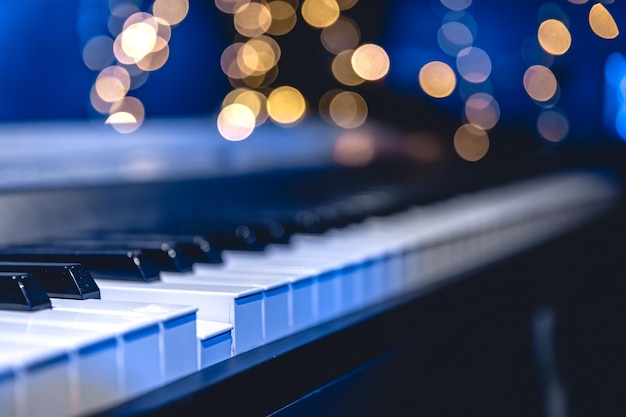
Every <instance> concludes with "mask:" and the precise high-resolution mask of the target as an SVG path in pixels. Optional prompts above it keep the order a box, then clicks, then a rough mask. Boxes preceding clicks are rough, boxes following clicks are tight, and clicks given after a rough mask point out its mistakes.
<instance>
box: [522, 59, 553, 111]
mask: <svg viewBox="0 0 626 417" xmlns="http://www.w3.org/2000/svg"><path fill="white" fill-rule="evenodd" d="M523 82H524V89H525V90H526V93H527V94H528V95H529V96H530V97H531V98H532V99H533V100H536V101H540V102H546V101H548V100H550V99H552V97H554V95H555V93H556V91H557V87H558V83H557V80H556V77H555V76H554V74H553V73H552V71H551V70H550V68H547V67H544V66H543V65H533V66H531V67H529V68H528V69H527V70H526V72H525V73H524V80H523Z"/></svg>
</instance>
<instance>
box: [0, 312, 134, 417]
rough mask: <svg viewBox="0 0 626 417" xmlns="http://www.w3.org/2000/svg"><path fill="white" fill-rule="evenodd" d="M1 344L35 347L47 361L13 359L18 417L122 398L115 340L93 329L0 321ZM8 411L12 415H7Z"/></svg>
mask: <svg viewBox="0 0 626 417" xmlns="http://www.w3.org/2000/svg"><path fill="white" fill-rule="evenodd" d="M0 345H2V346H4V348H5V349H7V350H11V349H12V350H13V351H15V352H22V351H24V352H28V351H32V350H33V348H35V347H36V348H39V349H40V352H38V353H39V354H40V355H41V354H43V352H49V353H50V354H54V355H55V356H54V357H53V358H50V359H48V360H47V361H39V362H33V360H34V359H36V358H31V357H24V358H22V359H20V358H11V357H10V356H4V355H3V360H6V359H8V360H10V361H11V363H12V364H13V366H20V364H23V366H20V369H19V370H16V376H17V377H16V378H15V379H14V380H13V384H14V386H13V390H14V394H15V397H14V398H15V403H16V409H15V414H14V415H16V416H19V417H21V416H25V417H30V416H74V415H80V414H81V413H83V412H85V411H87V410H94V409H97V408H100V407H102V406H106V405H110V404H113V403H115V402H117V401H121V400H122V399H123V398H124V397H123V395H122V390H121V375H120V374H119V367H118V363H119V362H118V361H119V356H120V350H121V348H120V347H119V341H118V340H117V339H116V338H115V337H113V336H111V335H107V334H105V333H103V332H102V331H96V330H93V331H92V330H85V329H77V328H75V327H72V326H71V325H70V326H65V327H61V326H51V325H48V324H41V323H37V322H34V323H33V322H28V321H24V322H20V321H3V322H0ZM9 415H11V414H9Z"/></svg>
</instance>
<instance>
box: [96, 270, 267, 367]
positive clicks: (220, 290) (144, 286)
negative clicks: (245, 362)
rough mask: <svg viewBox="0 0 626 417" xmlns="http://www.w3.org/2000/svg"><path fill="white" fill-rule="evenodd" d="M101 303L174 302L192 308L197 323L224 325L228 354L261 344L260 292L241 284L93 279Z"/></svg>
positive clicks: (257, 288)
mask: <svg viewBox="0 0 626 417" xmlns="http://www.w3.org/2000/svg"><path fill="white" fill-rule="evenodd" d="M96 283H97V284H98V287H99V288H100V294H101V297H102V299H103V300H121V301H140V302H148V303H174V304H181V305H190V306H194V307H196V308H197V309H198V310H197V318H198V319H200V320H208V321H217V322H223V323H228V324H231V325H232V326H233V329H232V339H233V345H232V354H233V355H234V354H239V353H242V352H245V351H248V350H251V349H253V348H255V347H258V346H261V345H262V344H263V296H264V294H263V289H262V288H260V287H258V286H253V285H249V286H244V285H239V286H237V285H208V284H206V285H199V284H170V283H165V282H161V281H155V282H141V283H139V282H129V281H119V280H108V279H97V280H96Z"/></svg>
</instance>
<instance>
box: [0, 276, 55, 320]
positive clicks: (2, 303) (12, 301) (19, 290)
mask: <svg viewBox="0 0 626 417" xmlns="http://www.w3.org/2000/svg"><path fill="white" fill-rule="evenodd" d="M45 308H52V303H51V302H50V297H48V293H47V292H46V290H45V289H44V288H43V286H42V285H41V283H40V282H39V281H38V280H36V279H35V278H34V277H33V276H32V275H31V274H29V273H21V272H1V273H0V309H3V310H20V311H34V310H42V309H45Z"/></svg>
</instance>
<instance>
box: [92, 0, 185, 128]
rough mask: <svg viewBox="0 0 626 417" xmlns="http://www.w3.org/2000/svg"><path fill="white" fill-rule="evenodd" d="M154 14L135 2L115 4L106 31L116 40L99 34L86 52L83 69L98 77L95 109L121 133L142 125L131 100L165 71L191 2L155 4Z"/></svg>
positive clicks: (140, 112) (178, 0) (159, 1)
mask: <svg viewBox="0 0 626 417" xmlns="http://www.w3.org/2000/svg"><path fill="white" fill-rule="evenodd" d="M150 9H151V12H147V11H140V10H139V2H137V1H133V0H116V1H111V2H110V9H109V19H108V29H109V31H110V35H112V36H113V37H110V36H109V34H98V35H96V36H93V37H91V38H90V39H87V40H86V42H85V45H84V47H83V62H84V64H85V66H87V68H89V69H91V70H94V71H99V73H98V75H97V77H96V81H95V83H94V85H93V88H92V89H91V92H90V102H91V105H92V107H93V109H94V110H96V111H97V112H98V113H100V114H107V115H108V117H107V118H106V120H105V123H106V124H110V125H111V126H113V128H114V129H115V130H117V131H119V132H120V133H130V132H133V131H135V130H137V129H138V128H139V126H141V124H142V123H143V121H144V118H145V110H144V107H143V104H142V103H141V101H139V100H138V99H137V98H134V97H129V96H128V95H127V94H128V93H129V91H131V90H133V89H136V88H139V87H140V86H141V85H143V83H145V82H146V80H147V78H148V77H147V74H148V73H150V72H153V71H156V70H158V69H159V68H161V67H162V66H163V65H165V63H166V62H167V60H168V58H169V41H170V36H171V29H172V27H174V26H175V25H177V24H179V23H180V22H181V21H182V20H183V19H184V18H185V17H186V16H187V13H188V11H189V2H188V0H155V1H154V2H153V3H152V4H151V7H150Z"/></svg>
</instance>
